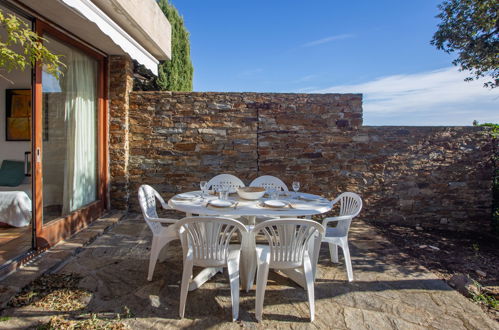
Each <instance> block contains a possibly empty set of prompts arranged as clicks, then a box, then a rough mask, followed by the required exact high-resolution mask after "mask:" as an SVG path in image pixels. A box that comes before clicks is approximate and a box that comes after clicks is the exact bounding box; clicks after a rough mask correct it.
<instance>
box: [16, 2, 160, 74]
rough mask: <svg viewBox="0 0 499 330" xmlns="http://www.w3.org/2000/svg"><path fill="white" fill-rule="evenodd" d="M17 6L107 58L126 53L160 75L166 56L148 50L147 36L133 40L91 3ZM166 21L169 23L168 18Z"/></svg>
mask: <svg viewBox="0 0 499 330" xmlns="http://www.w3.org/2000/svg"><path fill="white" fill-rule="evenodd" d="M146 1H149V0H146ZM18 2H20V3H22V4H24V5H25V6H26V7H27V8H28V9H30V10H32V11H33V12H34V13H35V14H37V15H39V16H40V17H41V18H43V19H45V20H48V21H49V23H54V24H56V25H57V26H59V27H61V28H63V29H64V30H66V31H68V32H70V33H71V34H73V35H75V36H76V37H78V38H79V39H81V40H82V41H84V42H86V43H87V44H89V45H91V46H92V47H94V48H96V49H98V50H100V51H101V52H103V53H105V54H108V55H123V54H125V53H126V54H128V55H130V57H131V58H133V59H135V60H137V61H138V62H139V63H141V64H143V65H144V66H145V67H147V68H148V69H149V70H151V71H152V72H153V73H154V74H156V75H157V73H158V64H159V60H161V59H163V58H164V56H159V55H156V56H155V55H153V54H152V53H151V52H150V51H149V50H148V49H146V44H147V42H146V41H145V40H147V37H146V36H143V37H142V38H138V39H136V38H134V37H132V36H131V35H130V34H129V33H128V32H127V31H125V30H124V29H123V28H122V27H121V26H120V25H119V24H118V23H117V22H116V21H115V20H113V19H112V18H111V17H110V16H108V15H107V14H106V13H105V12H104V11H103V10H102V9H101V8H99V7H98V6H96V5H95V4H94V3H93V2H92V1H90V0H43V1H39V0H18ZM154 5H156V3H154ZM156 6H157V5H156ZM158 9H159V7H158ZM163 17H164V15H163ZM164 19H165V20H166V17H164ZM121 24H124V22H123V21H122V22H121ZM168 26H169V23H168ZM149 47H150V45H149ZM167 51H168V52H169V50H167Z"/></svg>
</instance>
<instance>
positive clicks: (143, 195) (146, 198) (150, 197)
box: [139, 184, 165, 234]
mask: <svg viewBox="0 0 499 330" xmlns="http://www.w3.org/2000/svg"><path fill="white" fill-rule="evenodd" d="M156 198H157V199H158V200H159V201H160V203H161V204H163V205H164V204H165V201H164V200H163V198H162V197H161V195H160V194H159V193H158V192H157V191H156V190H154V188H153V187H151V186H149V185H147V184H144V185H142V186H140V187H139V204H140V208H141V209H142V215H143V216H144V220H145V221H146V223H147V225H148V226H149V228H151V230H152V232H153V233H155V234H158V233H159V232H160V231H161V229H162V226H161V224H160V223H158V222H154V221H151V219H152V218H158V212H157V211H156Z"/></svg>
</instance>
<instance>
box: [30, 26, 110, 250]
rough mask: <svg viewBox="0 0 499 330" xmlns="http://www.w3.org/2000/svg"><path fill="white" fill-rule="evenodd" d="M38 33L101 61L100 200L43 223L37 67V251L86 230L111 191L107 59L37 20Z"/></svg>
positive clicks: (38, 76)
mask: <svg viewBox="0 0 499 330" xmlns="http://www.w3.org/2000/svg"><path fill="white" fill-rule="evenodd" d="M34 24H35V31H36V33H37V34H38V35H39V36H43V35H44V34H49V35H50V36H51V37H54V38H55V39H57V41H60V42H62V43H65V44H68V45H71V46H73V47H76V48H78V49H80V50H81V51H83V52H84V53H86V54H87V55H89V56H91V57H93V58H94V59H96V60H97V61H98V76H97V80H98V86H97V91H98V92H97V95H98V99H97V107H98V109H97V144H98V146H97V147H98V148H97V162H98V167H97V174H98V187H97V199H96V201H95V202H92V203H90V204H88V205H86V206H84V207H82V208H80V209H78V210H75V211H73V212H71V213H70V214H69V215H67V216H65V217H61V218H58V219H55V220H52V221H50V222H48V223H46V224H44V223H43V181H42V175H43V169H42V157H43V137H42V134H43V132H42V130H43V117H42V116H43V110H42V106H43V95H42V94H43V91H42V83H43V82H42V66H41V65H40V63H37V65H36V66H35V69H34V75H33V84H32V88H33V102H32V104H33V105H34V106H33V116H32V118H33V120H32V125H33V127H32V130H33V134H32V136H33V143H32V147H33V150H32V153H31V155H32V164H33V167H32V174H33V196H34V197H33V219H34V227H35V230H34V235H35V240H34V243H35V244H34V245H35V246H34V247H35V249H37V250H44V249H47V248H49V247H50V246H53V245H55V244H56V243H57V242H59V241H61V240H63V239H66V238H68V237H70V236H71V235H72V234H74V233H75V232H77V231H79V230H81V229H82V228H84V227H86V226H87V225H88V224H89V223H90V222H92V221H93V220H95V219H97V218H98V217H99V216H101V215H102V214H103V213H104V211H105V210H106V206H107V187H108V141H107V140H108V139H107V137H108V127H107V123H108V113H107V101H108V100H107V58H106V57H105V56H103V55H102V54H100V53H98V52H96V51H94V50H93V49H91V48H89V47H87V46H85V45H83V44H82V43H80V42H79V41H77V40H75V39H74V38H72V37H71V36H70V35H68V34H67V33H65V32H62V31H61V30H59V29H56V28H54V27H52V26H51V25H50V24H48V23H46V22H44V21H42V20H40V19H35V22H34Z"/></svg>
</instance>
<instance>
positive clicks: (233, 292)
mask: <svg viewBox="0 0 499 330" xmlns="http://www.w3.org/2000/svg"><path fill="white" fill-rule="evenodd" d="M227 272H228V273H229V282H230V296H231V299H232V321H236V320H237V319H238V318H239V254H237V257H236V258H231V259H229V260H227Z"/></svg>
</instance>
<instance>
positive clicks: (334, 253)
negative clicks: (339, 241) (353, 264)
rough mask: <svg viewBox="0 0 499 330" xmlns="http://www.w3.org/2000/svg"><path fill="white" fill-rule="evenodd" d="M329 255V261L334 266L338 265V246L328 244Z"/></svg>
mask: <svg viewBox="0 0 499 330" xmlns="http://www.w3.org/2000/svg"><path fill="white" fill-rule="evenodd" d="M329 254H330V255H331V261H332V262H333V263H335V264H337V263H338V245H336V244H334V243H329Z"/></svg>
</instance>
